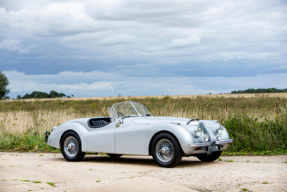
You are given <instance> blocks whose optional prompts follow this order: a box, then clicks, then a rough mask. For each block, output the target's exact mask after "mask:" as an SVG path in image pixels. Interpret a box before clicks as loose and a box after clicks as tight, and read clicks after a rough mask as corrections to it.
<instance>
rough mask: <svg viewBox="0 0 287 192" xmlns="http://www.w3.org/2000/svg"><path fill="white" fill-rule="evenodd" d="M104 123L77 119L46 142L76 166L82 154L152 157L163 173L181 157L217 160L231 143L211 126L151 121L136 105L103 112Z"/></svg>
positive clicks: (96, 119) (211, 122) (201, 122)
mask: <svg viewBox="0 0 287 192" xmlns="http://www.w3.org/2000/svg"><path fill="white" fill-rule="evenodd" d="M108 113H109V117H93V118H81V119H75V120H71V121H68V122H66V123H63V124H62V125H60V126H59V127H53V131H52V133H51V134H50V133H49V132H48V131H47V132H46V141H47V142H48V144H49V145H50V146H52V147H55V148H61V151H62V154H63V156H64V158H65V159H66V160H68V161H80V160H82V159H83V158H84V156H85V153H86V152H96V153H107V154H108V155H109V156H110V157H113V158H117V157H120V156H121V155H123V154H130V155H152V156H153V159H154V161H155V162H156V163H157V164H158V165H159V166H162V167H174V166H176V165H177V164H178V163H179V162H180V161H181V158H182V156H196V157H197V158H198V159H200V160H201V161H207V162H211V161H214V160H216V159H217V158H218V157H219V156H220V155H221V153H222V151H223V150H226V148H227V147H228V145H229V144H230V143H231V142H233V140H232V139H229V135H228V132H227V131H226V129H225V128H224V127H223V126H222V125H221V124H219V123H217V121H216V120H198V119H187V118H175V117H154V116H152V115H151V113H150V112H149V111H148V109H147V108H146V107H145V106H144V105H143V104H141V103H138V102H134V101H126V102H122V103H117V104H114V105H113V106H112V107H110V108H108Z"/></svg>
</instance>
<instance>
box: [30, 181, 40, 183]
mask: <svg viewBox="0 0 287 192" xmlns="http://www.w3.org/2000/svg"><path fill="white" fill-rule="evenodd" d="M32 182H33V183H42V181H32Z"/></svg>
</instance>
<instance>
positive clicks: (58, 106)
mask: <svg viewBox="0 0 287 192" xmlns="http://www.w3.org/2000/svg"><path fill="white" fill-rule="evenodd" d="M125 100H126V99H125V98H117V99H114V100H85V101H84V100H82V101H79V100H65V101H61V100H52V101H35V102H27V101H14V102H0V150H34V151H37V150H40V149H41V150H48V148H47V145H46V144H45V142H44V132H45V131H47V130H48V131H51V129H52V127H54V126H58V125H60V124H62V123H64V122H66V121H69V120H72V119H77V118H82V117H101V116H108V113H107V108H108V107H110V106H111V105H112V104H114V103H117V102H122V101H125ZM128 100H134V101H138V102H141V103H143V104H144V105H145V106H146V107H147V108H148V109H149V110H150V112H151V113H152V114H153V115H154V116H172V117H185V118H190V119H191V118H198V119H213V120H218V121H219V123H221V124H223V125H224V126H225V127H226V128H227V129H228V131H229V133H230V136H231V137H232V138H234V144H233V145H232V146H231V147H230V148H229V149H228V150H230V151H242V150H245V151H246V150H247V151H263V150H264V151H268V150H277V149H280V150H281V149H283V150H285V149H287V147H286V146H287V112H286V111H287V110H286V109H287V98H285V97H266V96H256V97H251V98H244V97H239V98H225V97H214V98H211V97H196V98H177V99H174V98H171V97H163V98H155V97H151V98H145V99H137V98H133V99H130V98H128Z"/></svg>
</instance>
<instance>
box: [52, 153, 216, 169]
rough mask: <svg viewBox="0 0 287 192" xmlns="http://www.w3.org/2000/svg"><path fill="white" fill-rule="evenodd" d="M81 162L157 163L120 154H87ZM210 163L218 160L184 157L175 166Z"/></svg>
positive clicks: (146, 158)
mask: <svg viewBox="0 0 287 192" xmlns="http://www.w3.org/2000/svg"><path fill="white" fill-rule="evenodd" d="M54 160H56V161H57V160H58V161H66V160H65V159H64V158H56V159H54ZM81 162H87V163H117V164H131V165H142V166H156V167H158V165H157V164H156V163H155V162H154V160H153V159H152V157H151V156H147V157H145V158H143V157H138V156H122V157H120V158H111V157H108V156H101V155H89V156H85V158H84V159H83V160H82V161H81ZM211 163H218V162H201V161H199V160H195V159H190V160H188V159H184V160H182V161H181V162H180V164H179V165H177V166H176V167H177V168H184V167H194V166H205V165H209V164H211Z"/></svg>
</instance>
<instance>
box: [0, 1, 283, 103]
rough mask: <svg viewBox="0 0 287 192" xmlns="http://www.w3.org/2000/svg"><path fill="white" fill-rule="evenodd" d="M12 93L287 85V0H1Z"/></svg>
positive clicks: (0, 34)
mask: <svg viewBox="0 0 287 192" xmlns="http://www.w3.org/2000/svg"><path fill="white" fill-rule="evenodd" d="M0 70H2V71H3V72H4V73H5V74H6V76H7V77H8V79H9V80H10V85H9V87H10V88H11V93H10V94H9V96H10V97H12V98H13V97H16V96H17V95H22V96H23V95H24V94H25V93H31V92H32V91H44V92H49V91H50V90H56V91H58V92H64V93H66V94H68V95H71V94H73V95H75V97H89V96H117V95H118V94H122V95H124V96H126V95H131V96H133V95H163V94H164V95H188V94H207V93H210V92H211V93H214V94H215V93H228V92H230V91H231V90H238V89H247V88H268V87H276V88H287V2H286V1H284V0H266V1H262V0H242V1H238V0H234V1H232V0H216V1H211V0H209V1H206V0H177V1H175V0H157V1H154V0H137V1H135V0H122V1H116V0H98V1H97V0H81V1H68V0H61V1H60V0H41V1H39V0H25V1H19V0H0Z"/></svg>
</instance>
